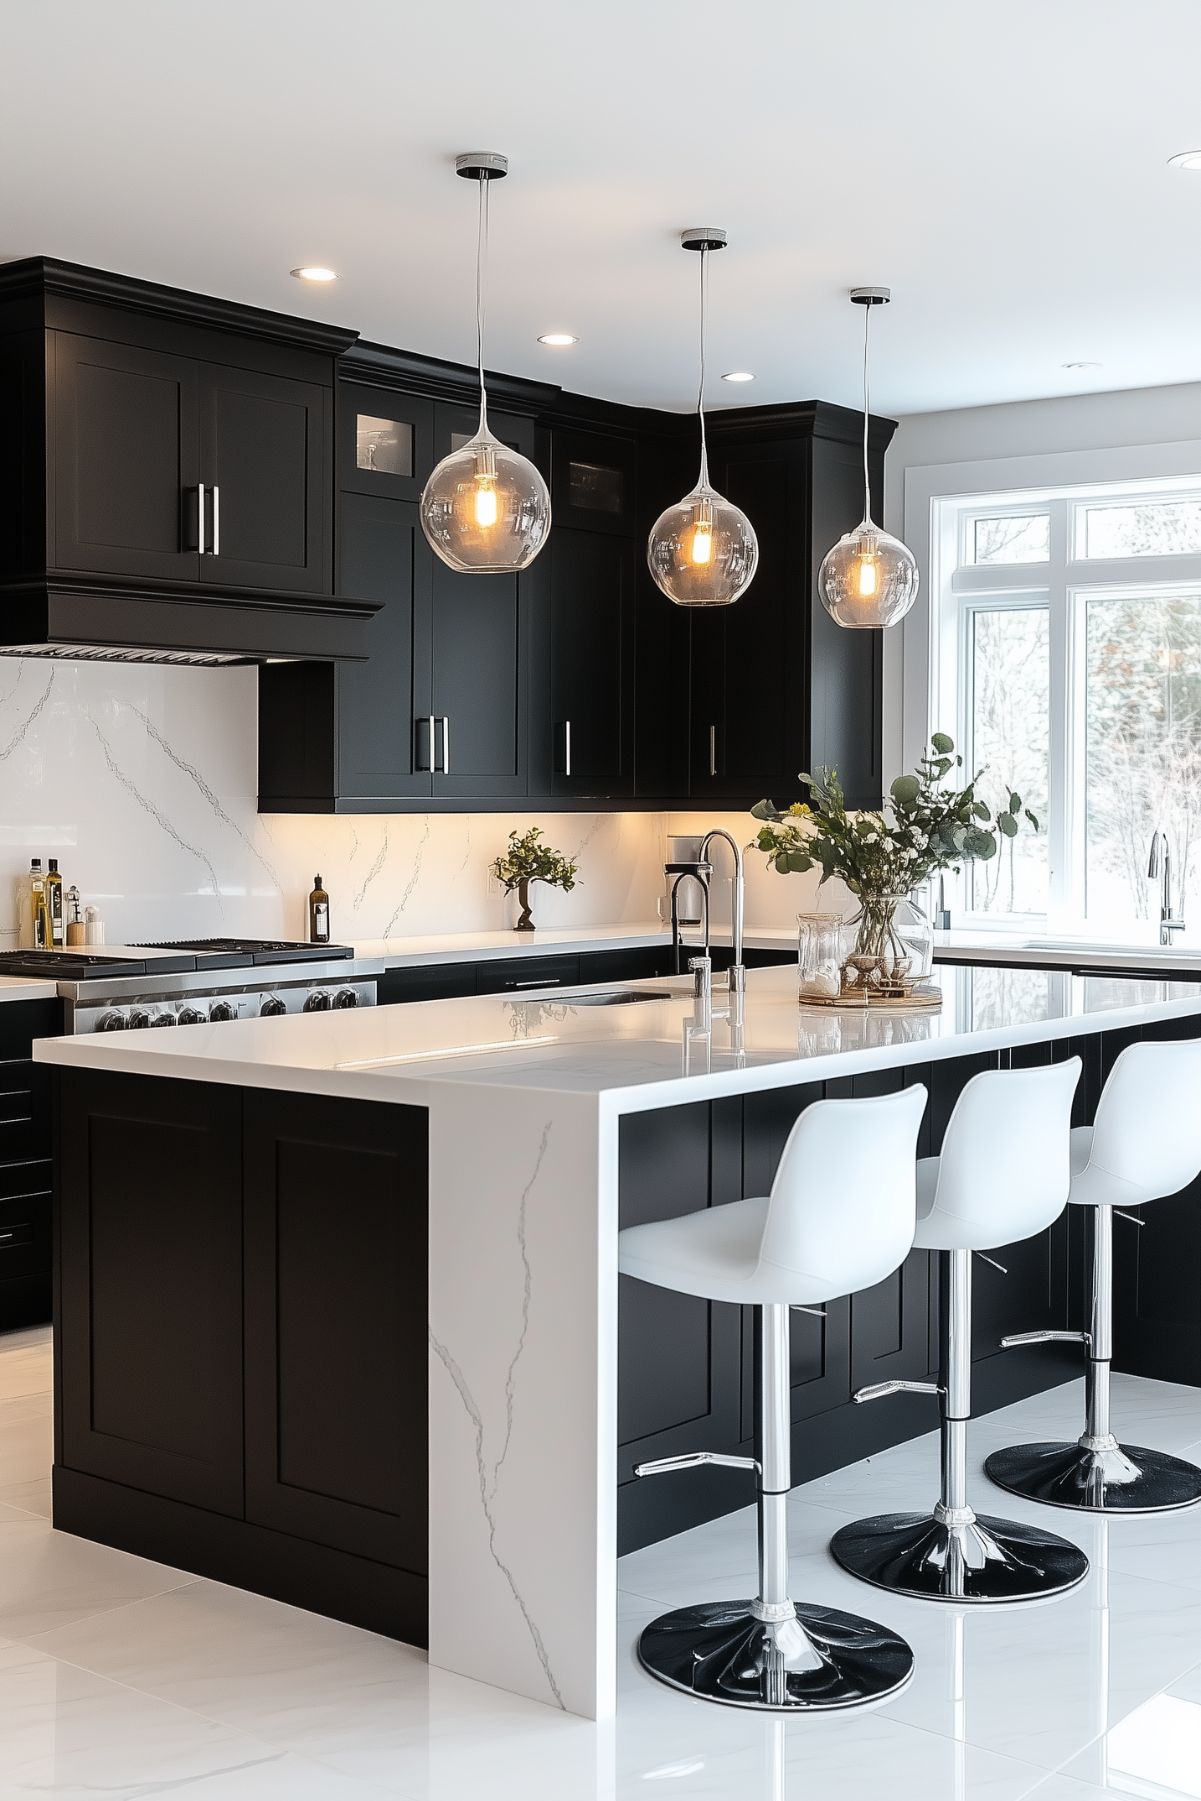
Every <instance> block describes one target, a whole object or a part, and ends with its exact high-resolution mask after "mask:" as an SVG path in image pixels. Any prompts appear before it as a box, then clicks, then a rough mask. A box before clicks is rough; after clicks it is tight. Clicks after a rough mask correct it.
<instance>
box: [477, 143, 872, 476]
mask: <svg viewBox="0 0 1201 1801" xmlns="http://www.w3.org/2000/svg"><path fill="white" fill-rule="evenodd" d="M490 186H491V183H490V182H489V181H488V179H487V177H486V176H483V175H481V176H480V216H479V226H478V229H477V232H476V239H475V344H476V362H477V364H478V366H479V376H480V430H481V431H485V430H486V429H487V425H488V395H487V392H486V390H485V388H484V264H485V262H486V260H487V256H488V189H489V187H490ZM865 454H866V453H865Z"/></svg>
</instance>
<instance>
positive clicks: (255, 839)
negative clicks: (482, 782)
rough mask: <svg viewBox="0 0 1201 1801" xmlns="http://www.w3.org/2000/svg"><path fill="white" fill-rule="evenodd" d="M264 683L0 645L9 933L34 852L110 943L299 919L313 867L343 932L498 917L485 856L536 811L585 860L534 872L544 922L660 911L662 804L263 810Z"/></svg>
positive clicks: (508, 919)
mask: <svg viewBox="0 0 1201 1801" xmlns="http://www.w3.org/2000/svg"><path fill="white" fill-rule="evenodd" d="M256 692H257V687H256V675H255V672H254V670H252V669H228V670H210V669H162V668H155V667H151V666H138V667H134V666H132V665H131V666H128V667H127V666H124V665H120V664H99V663H97V664H86V663H62V664H48V663H43V662H38V661H33V660H26V661H22V660H21V659H18V658H13V659H9V660H3V659H0V945H4V946H12V945H14V944H15V943H16V930H17V916H16V906H15V898H14V896H15V887H16V881H17V878H18V877H19V876H20V875H21V874H22V873H23V872H24V871H26V870H27V869H28V867H29V859H30V857H31V856H38V855H40V856H41V858H42V860H43V864H45V861H46V859H47V858H48V857H52V856H56V857H57V858H58V859H59V867H60V869H61V871H62V874H63V879H64V881H65V882H66V883H68V884H69V883H71V882H75V883H76V884H77V885H78V886H79V888H80V890H81V892H82V894H83V897H84V899H85V901H94V902H95V903H96V904H97V905H98V906H99V908H100V911H101V915H102V917H103V918H104V920H105V924H106V928H107V935H108V940H109V942H110V943H117V942H120V941H122V940H127V941H128V940H135V939H139V938H143V937H151V938H188V937H197V936H202V935H203V936H212V935H219V934H242V935H247V936H255V937H280V936H284V937H291V938H296V937H302V936H303V935H304V920H305V901H306V898H307V896H308V892H309V889H310V887H311V886H312V878H313V875H314V874H315V873H316V872H317V871H318V870H320V872H321V874H322V875H323V876H324V878H325V885H326V887H327V888H328V889H329V891H330V895H331V902H332V915H333V931H334V935H335V936H336V937H341V938H346V939H351V940H353V939H363V938H375V937H383V936H407V935H409V934H411V933H422V932H457V931H471V930H492V929H498V928H504V927H506V926H509V925H511V924H512V923H513V910H512V903H511V902H510V901H509V899H508V898H507V897H506V896H505V895H504V893H503V891H502V890H500V888H499V887H498V885H497V884H496V883H495V882H494V881H493V880H492V879H491V878H490V876H489V875H488V865H489V863H490V862H491V860H492V858H493V857H495V856H496V854H497V852H498V851H499V850H501V849H503V848H504V844H505V839H506V835H507V833H508V832H509V830H510V828H511V827H514V826H516V827H517V828H518V829H524V828H525V826H527V825H529V824H534V823H538V824H541V825H542V826H543V828H544V830H545V831H546V834H547V838H548V840H549V842H550V843H552V844H553V845H554V846H555V847H556V848H558V849H561V850H563V851H565V852H567V853H569V854H571V855H578V857H579V860H580V877H581V880H580V884H579V885H578V886H577V888H576V889H575V891H574V892H573V893H572V894H570V895H565V894H561V893H558V892H556V891H554V890H551V889H546V888H542V889H539V890H538V891H537V909H536V915H535V917H536V918H537V919H538V920H539V921H540V923H542V924H543V925H546V926H556V925H577V924H578V925H585V926H586V925H598V924H608V923H616V922H619V921H625V920H630V921H636V922H642V921H644V920H648V919H653V918H654V916H655V903H656V900H657V898H658V896H659V894H660V893H661V891H662V887H663V871H662V864H663V854H664V853H663V835H664V819H663V817H662V815H657V814H645V813H643V814H638V813H625V814H610V815H595V816H592V815H584V814H579V813H569V814H559V815H545V816H537V815H535V816H534V817H532V818H531V817H530V816H528V815H516V814H514V815H512V816H510V815H507V814H500V813H489V814H476V815H464V814H450V815H438V814H430V815H423V814H406V815H393V816H387V817H383V816H375V815H370V816H368V815H360V816H357V817H349V818H324V817H321V818H317V817H312V816H305V817H300V816H291V815H287V816H285V815H281V814H275V815H271V816H261V815H260V814H259V813H258V812H257V809H256V801H255V786H256V745H255V738H256V731H257V722H256Z"/></svg>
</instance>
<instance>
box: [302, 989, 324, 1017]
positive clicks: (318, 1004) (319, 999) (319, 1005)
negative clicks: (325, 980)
mask: <svg viewBox="0 0 1201 1801" xmlns="http://www.w3.org/2000/svg"><path fill="white" fill-rule="evenodd" d="M304 1010H305V1012H306V1013H327V1012H328V1011H329V994H328V992H327V991H326V989H324V988H315V989H314V990H313V992H312V994H310V996H309V998H308V1000H307V1001H306V1002H305V1003H304Z"/></svg>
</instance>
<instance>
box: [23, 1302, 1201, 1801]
mask: <svg viewBox="0 0 1201 1801" xmlns="http://www.w3.org/2000/svg"><path fill="white" fill-rule="evenodd" d="M49 1388H50V1356H49V1345H48V1343H47V1339H46V1335H45V1334H44V1333H26V1334H19V1333H18V1334H12V1335H9V1336H8V1337H6V1338H3V1339H0V1801H10V1797H18V1796H38V1797H41V1798H45V1797H56V1798H60V1801H66V1798H71V1801H74V1798H76V1797H80V1798H82V1797H85V1796H88V1797H91V1796H96V1795H103V1796H105V1797H106V1798H108V1801H126V1798H128V1801H132V1798H133V1797H144V1796H151V1795H182V1796H187V1797H189V1798H190V1797H196V1801H218V1798H219V1801H264V1798H265V1797H271V1798H273V1801H274V1798H275V1797H279V1798H280V1801H284V1798H287V1801H356V1798H358V1801H363V1798H364V1797H367V1796H370V1795H376V1796H379V1795H390V1796H393V1797H395V1796H400V1797H402V1798H404V1797H408V1798H409V1801H478V1798H480V1797H487V1798H488V1801H618V1798H620V1801H633V1798H634V1797H640V1798H642V1801H697V1798H700V1797H706V1798H708V1797H722V1798H723V1801H724V1798H727V1797H728V1798H729V1801H818V1798H821V1801H826V1798H827V1797H830V1798H832V1801H1018V1797H1022V1796H1030V1797H1036V1798H1037V1801H1100V1797H1102V1796H1139V1797H1144V1798H1146V1797H1151V1798H1153V1801H1175V1798H1176V1797H1181V1796H1185V1797H1190V1798H1193V1801H1196V1798H1198V1797H1201V1507H1197V1508H1194V1509H1192V1511H1191V1512H1186V1513H1178V1514H1172V1515H1167V1516H1162V1517H1160V1518H1158V1519H1155V1518H1152V1519H1143V1520H1138V1519H1134V1520H1116V1521H1113V1522H1108V1523H1107V1522H1097V1521H1087V1520H1081V1519H1077V1518H1075V1517H1074V1516H1071V1515H1068V1514H1065V1513H1059V1512H1057V1513H1047V1512H1046V1511H1044V1510H1039V1509H1036V1508H1034V1507H1033V1506H1031V1505H1029V1504H1024V1503H1022V1502H1021V1501H1018V1500H1017V1499H1015V1498H1014V1497H1011V1496H1001V1495H999V1494H998V1493H997V1491H995V1490H991V1489H990V1488H989V1487H988V1485H987V1484H986V1483H985V1482H984V1480H983V1478H982V1477H981V1478H980V1480H979V1483H978V1486H977V1501H978V1504H981V1505H982V1507H983V1508H984V1509H987V1510H993V1511H997V1512H1002V1513H1009V1514H1010V1515H1011V1516H1014V1517H1018V1518H1021V1519H1034V1518H1036V1517H1039V1518H1042V1519H1044V1520H1046V1521H1047V1523H1048V1524H1049V1525H1050V1526H1052V1528H1053V1529H1058V1530H1059V1531H1061V1532H1065V1533H1067V1535H1068V1536H1069V1537H1075V1538H1077V1539H1078V1540H1079V1542H1080V1543H1081V1544H1083V1545H1084V1547H1085V1548H1086V1550H1087V1551H1088V1553H1089V1555H1090V1557H1091V1558H1092V1560H1093V1572H1092V1574H1091V1575H1090V1577H1089V1579H1088V1581H1087V1582H1086V1583H1085V1584H1084V1586H1083V1587H1082V1588H1080V1589H1078V1590H1076V1591H1075V1592H1073V1593H1072V1594H1070V1595H1067V1596H1064V1597H1063V1598H1062V1599H1060V1600H1056V1601H1051V1602H1048V1603H1045V1604H1042V1605H1040V1606H1037V1607H1025V1608H1009V1609H1001V1610H992V1609H990V1610H984V1611H967V1612H965V1611H963V1610H959V1609H955V1608H942V1607H935V1606H930V1605H922V1604H921V1603H918V1602H912V1601H910V1602H906V1601H897V1600H894V1599H893V1598H892V1597H891V1596H888V1595H886V1594H883V1593H881V1592H879V1591H877V1590H874V1589H868V1588H864V1587H862V1586H861V1585H859V1584H857V1583H855V1582H853V1581H852V1580H851V1579H850V1578H849V1577H848V1576H845V1575H844V1574H843V1573H842V1572H841V1571H840V1570H838V1569H837V1568H836V1567H835V1566H834V1564H833V1563H832V1562H831V1560H830V1559H829V1558H828V1557H827V1555H826V1551H825V1546H826V1542H827V1540H828V1538H829V1536H830V1534H831V1532H832V1531H834V1530H835V1528H836V1527H837V1526H838V1525H839V1524H840V1523H841V1522H842V1521H843V1520H846V1519H848V1518H852V1517H854V1516H855V1515H857V1514H862V1513H865V1512H872V1511H879V1510H881V1509H885V1508H890V1507H893V1506H896V1507H903V1506H911V1505H913V1506H916V1505H919V1504H921V1503H924V1502H927V1501H929V1500H930V1499H932V1495H933V1487H934V1480H935V1464H934V1440H933V1439H932V1438H928V1439H924V1440H921V1441H918V1442H915V1443H913V1444H909V1445H905V1446H901V1447H900V1448H898V1449H897V1450H895V1451H890V1452H886V1453H885V1454H884V1455H882V1456H880V1457H877V1458H873V1459H871V1460H870V1461H869V1462H866V1463H862V1464H858V1465H855V1466H854V1467H852V1468H850V1469H846V1470H842V1471H840V1472H839V1473H838V1474H836V1475H833V1476H828V1477H825V1478H823V1479H822V1480H821V1481H819V1482H815V1483H811V1484H810V1485H809V1486H808V1487H807V1488H804V1489H799V1490H797V1492H796V1493H795V1495H794V1496H793V1499H792V1503H791V1512H792V1522H793V1531H794V1539H793V1552H794V1557H793V1586H794V1593H795V1594H796V1595H797V1596H798V1597H804V1598H807V1599H811V1600H816V1601H824V1602H827V1603H831V1604H833V1605H836V1606H842V1607H847V1608H852V1609H855V1610H857V1611H860V1612H867V1613H873V1612H874V1613H875V1614H876V1615H877V1617H880V1618H883V1619H886V1620H888V1621H889V1622H890V1623H891V1624H893V1625H895V1626H896V1627H897V1628H898V1629H899V1630H900V1631H902V1632H904V1633H905V1635H906V1636H907V1637H908V1638H909V1639H910V1641H911V1643H912V1644H913V1646H914V1649H915V1651H916V1653H917V1659H918V1667H917V1673H916V1675H915V1677H914V1680H913V1682H912V1683H911V1684H910V1686H909V1688H908V1689H906V1690H905V1691H904V1692H903V1693H902V1694H901V1695H900V1696H899V1697H897V1699H895V1700H894V1701H893V1702H892V1703H891V1704H889V1705H886V1706H884V1707H882V1708H878V1709H876V1710H875V1711H873V1712H858V1713H854V1714H850V1715H846V1714H844V1715H842V1716H827V1717H819V1718H813V1719H809V1720H789V1721H786V1722H780V1721H777V1720H774V1719H771V1718H767V1717H748V1716H747V1715H745V1714H742V1713H738V1712H734V1711H730V1710H727V1709H722V1708H715V1707H709V1706H706V1705H704V1704H702V1703H700V1702H694V1701H689V1700H687V1699H686V1698H684V1697H683V1696H680V1695H676V1694H674V1693H673V1692H672V1691H670V1690H668V1689H665V1688H663V1687H661V1686H660V1685H659V1684H657V1683H654V1682H652V1681H651V1680H650V1679H649V1678H648V1677H646V1676H645V1675H644V1674H643V1673H642V1671H641V1670H640V1669H639V1667H638V1665H637V1663H636V1661H635V1658H634V1654H633V1645H634V1640H635V1638H636V1635H637V1631H638V1628H639V1626H640V1625H641V1624H642V1623H643V1622H644V1621H645V1620H647V1619H650V1618H651V1617H652V1616H653V1614H654V1613H655V1612H657V1611H659V1610H661V1608H662V1606H663V1604H667V1605H677V1604H680V1603H684V1602H693V1601H698V1600H703V1599H718V1598H721V1597H728V1596H733V1595H739V1594H748V1593H750V1592H751V1590H752V1588H753V1578H752V1572H753V1567H754V1524H753V1517H752V1515H751V1514H750V1512H749V1511H748V1512H746V1513H743V1514H738V1515H734V1516H732V1517H730V1518H728V1519H725V1520H721V1521H718V1522H717V1523H716V1524H714V1525H711V1526H706V1527H701V1528H699V1529H698V1530H697V1531H694V1532H688V1533H684V1534H683V1535H681V1536H680V1537H679V1538H677V1539H673V1540H671V1541H670V1542H669V1543H667V1544H664V1545H657V1546H654V1547H652V1548H650V1549H648V1550H645V1551H640V1552H637V1553H635V1554H634V1555H633V1556H631V1557H627V1558H625V1559H623V1562H622V1566H621V1586H622V1594H621V1614H620V1638H621V1646H622V1664H621V1700H620V1708H621V1711H620V1715H619V1718H618V1720H617V1722H616V1724H615V1725H609V1726H604V1727H594V1726H591V1725H589V1724H588V1723H587V1722H585V1721H580V1720H574V1719H568V1718H565V1717H563V1716H562V1715H559V1714H556V1713H553V1712H551V1711H550V1710H548V1709H546V1708H544V1707H540V1706H537V1705H535V1704H533V1703H529V1702H524V1701H520V1700H517V1699H516V1698H514V1697H512V1696H506V1695H503V1694H500V1693H498V1692H496V1691H494V1690H491V1689H487V1688H482V1687H480V1686H479V1685H477V1684H475V1683H471V1682H465V1681H463V1680H461V1679H460V1678H458V1677H453V1676H447V1675H444V1674H442V1673H441V1672H439V1671H436V1670H434V1671H431V1670H429V1669H427V1667H426V1665H425V1662H424V1660H423V1658H422V1657H421V1656H420V1654H419V1653H417V1652H415V1651H411V1650H408V1649H407V1648H406V1647H404V1646H402V1645H396V1644H393V1643H391V1642H390V1641H389V1640H387V1639H382V1638H376V1637H374V1636H373V1635H372V1634H370V1633H366V1632H358V1631H355V1630H354V1629H353V1628H352V1627H348V1626H341V1625H337V1624H335V1623H333V1622H331V1621H329V1620H323V1619H319V1618H318V1617H317V1616H315V1615H313V1614H308V1613H301V1612H299V1611H297V1610H296V1609H294V1608H290V1607H283V1606H280V1605H278V1604H277V1603H275V1602H273V1601H264V1600H261V1599H259V1598H258V1597H257V1596H254V1595H244V1594H241V1593H239V1592H238V1591H237V1590H235V1589H230V1588H223V1587H221V1586H220V1585H219V1584H217V1583H213V1582H205V1581H198V1580H196V1579H195V1578H193V1577H189V1576H188V1575H187V1574H186V1573H185V1572H183V1571H181V1570H174V1569H168V1568H165V1567H164V1566H162V1565H160V1564H155V1563H148V1562H146V1561H145V1560H143V1559H141V1558H137V1557H128V1556H125V1555H124V1554H122V1553H121V1552H118V1551H110V1550H107V1549H105V1548H104V1547H102V1546H99V1545H91V1544H87V1543H85V1542H84V1541H83V1540H80V1539H75V1538H71V1537H69V1536H67V1535H66V1534H59V1533H56V1532H54V1531H53V1530H52V1528H51V1526H50V1525H49V1522H48V1519H47V1517H46V1516H47V1515H48V1513H49V1506H50V1502H49V1482H48V1473H49V1463H50V1393H49ZM1080 1404H1081V1402H1080V1392H1079V1385H1078V1384H1072V1385H1070V1386H1068V1387H1065V1388H1061V1389H1057V1390H1056V1391H1055V1392H1054V1393H1052V1394H1050V1395H1044V1396H1041V1397H1039V1399H1037V1400H1036V1401H1032V1402H1026V1403H1023V1404H1022V1405H1020V1406H1018V1407H1014V1408H1010V1409H1008V1410H1007V1411H1006V1412H1004V1413H997V1414H992V1415H990V1416H988V1417H987V1418H985V1419H982V1420H981V1421H979V1422H978V1424H977V1426H976V1427H975V1428H974V1436H973V1447H972V1450H973V1462H974V1463H976V1464H978V1463H979V1462H980V1461H981V1460H982V1459H983V1457H984V1456H985V1455H986V1453H987V1452H988V1451H990V1450H991V1449H993V1447H994V1446H996V1445H1000V1444H1005V1443H1014V1442H1018V1441H1020V1440H1022V1439H1025V1438H1037V1437H1052V1436H1065V1437H1066V1436H1068V1435H1073V1436H1074V1433H1075V1430H1076V1422H1077V1420H1078V1417H1079V1409H1080ZM882 1405H886V1403H882ZM1115 1414H1116V1416H1117V1425H1118V1429H1119V1431H1121V1432H1122V1433H1123V1434H1124V1435H1125V1436H1126V1437H1128V1438H1133V1439H1134V1440H1135V1441H1136V1442H1137V1441H1138V1440H1140V1439H1141V1440H1142V1441H1143V1442H1144V1443H1151V1444H1154V1445H1159V1446H1161V1447H1162V1448H1163V1449H1164V1450H1169V1451H1177V1452H1183V1453H1186V1454H1189V1455H1191V1456H1192V1457H1193V1458H1194V1459H1197V1460H1201V1390H1198V1389H1188V1388H1175V1387H1171V1386H1169V1385H1167V1384H1161V1383H1152V1382H1138V1381H1135V1380H1133V1379H1130V1378H1119V1379H1118V1381H1117V1382H1116V1384H1115ZM680 1480H682V1481H685V1480H687V1477H681V1478H680Z"/></svg>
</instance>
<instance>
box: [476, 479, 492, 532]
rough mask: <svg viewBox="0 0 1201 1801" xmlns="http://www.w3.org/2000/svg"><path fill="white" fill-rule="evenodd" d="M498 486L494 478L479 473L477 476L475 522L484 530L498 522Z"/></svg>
mask: <svg viewBox="0 0 1201 1801" xmlns="http://www.w3.org/2000/svg"><path fill="white" fill-rule="evenodd" d="M496 516H497V508H496V487H495V483H494V481H493V480H492V479H490V478H489V477H486V476H479V475H477V476H476V478H475V522H476V524H477V525H478V526H481V527H482V528H483V529H484V530H487V529H488V527H489V526H492V525H495V524H496Z"/></svg>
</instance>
